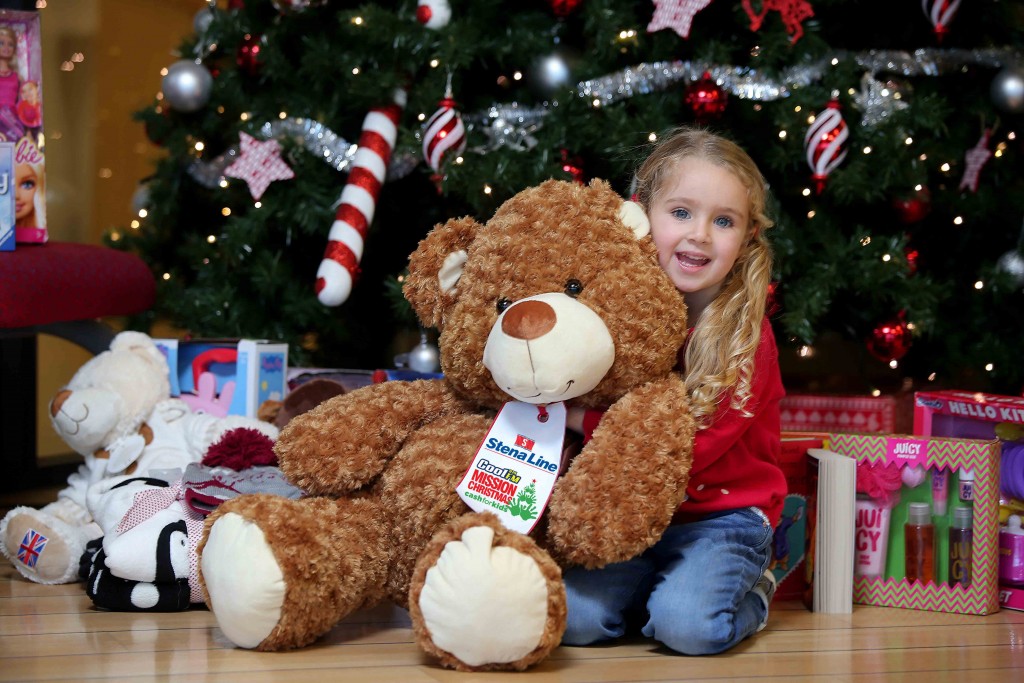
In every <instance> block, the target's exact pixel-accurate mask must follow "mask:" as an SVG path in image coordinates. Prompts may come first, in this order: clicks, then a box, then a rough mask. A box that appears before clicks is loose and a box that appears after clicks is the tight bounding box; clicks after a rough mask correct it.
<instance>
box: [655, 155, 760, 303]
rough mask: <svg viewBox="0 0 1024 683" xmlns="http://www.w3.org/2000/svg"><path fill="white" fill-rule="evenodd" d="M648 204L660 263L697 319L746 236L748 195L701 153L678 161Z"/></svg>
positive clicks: (735, 177) (730, 172)
mask: <svg viewBox="0 0 1024 683" xmlns="http://www.w3.org/2000/svg"><path fill="white" fill-rule="evenodd" d="M666 180H667V182H666V183H665V187H664V188H662V189H661V191H659V192H658V194H657V196H656V197H654V198H653V201H652V203H651V208H650V219H651V234H652V237H653V238H654V245H655V246H656V247H657V248H658V262H659V263H660V264H661V267H662V269H663V270H664V271H665V272H666V273H668V276H669V277H670V278H671V279H672V282H673V284H675V286H676V288H677V289H678V290H679V291H680V292H682V293H683V299H685V300H686V304H687V306H688V307H689V308H690V313H691V315H692V317H693V319H694V320H695V319H696V318H698V317H699V316H700V313H701V312H703V310H704V309H705V308H706V307H707V305H708V304H709V303H711V301H712V300H713V299H714V298H715V296H716V295H717V294H718V292H719V290H720V289H721V287H722V282H723V281H724V280H725V278H726V276H728V275H729V273H730V272H731V271H732V267H733V265H734V264H735V263H736V259H737V257H738V256H739V254H740V249H741V248H742V247H743V244H744V243H745V241H746V237H747V232H748V229H749V227H750V198H749V196H748V193H747V188H746V186H745V185H744V184H743V183H742V182H741V181H740V179H739V178H738V177H737V176H736V175H735V174H734V173H733V172H732V171H730V170H728V169H726V168H725V167H722V166H719V165H717V164H714V163H712V162H710V161H708V160H707V159H702V158H700V157H687V158H685V159H682V160H681V161H679V162H678V164H676V167H675V168H674V169H673V172H672V174H671V176H670V177H669V178H667V179H666Z"/></svg>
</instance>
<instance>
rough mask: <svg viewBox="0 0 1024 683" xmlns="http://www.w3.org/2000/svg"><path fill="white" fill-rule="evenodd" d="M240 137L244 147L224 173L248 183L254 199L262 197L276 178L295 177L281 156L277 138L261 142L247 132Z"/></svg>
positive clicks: (286, 178)
mask: <svg viewBox="0 0 1024 683" xmlns="http://www.w3.org/2000/svg"><path fill="white" fill-rule="evenodd" d="M238 138H239V140H240V141H241V147H242V149H241V151H240V152H239V153H238V158H237V159H235V161H234V163H232V164H231V165H230V166H228V167H227V168H226V169H224V175H227V176H231V177H232V178H241V179H242V180H244V181H245V182H246V183H248V185H249V194H251V195H252V198H253V199H256V200H258V199H259V198H260V197H262V196H263V193H264V192H266V191H267V187H269V185H270V183H272V182H274V181H275V180H288V179H289V178H294V177H295V172H294V171H293V170H292V169H291V168H289V167H288V164H286V163H285V162H284V160H283V159H282V158H281V145H279V144H278V142H277V140H266V141H263V142H261V141H260V140H257V139H256V138H254V137H253V136H251V135H248V134H246V133H239V134H238Z"/></svg>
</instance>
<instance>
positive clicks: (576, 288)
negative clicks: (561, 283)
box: [565, 280, 583, 299]
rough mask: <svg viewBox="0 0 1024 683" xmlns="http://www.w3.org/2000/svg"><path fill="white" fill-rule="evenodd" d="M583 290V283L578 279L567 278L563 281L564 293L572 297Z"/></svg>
mask: <svg viewBox="0 0 1024 683" xmlns="http://www.w3.org/2000/svg"><path fill="white" fill-rule="evenodd" d="M582 291H583V283H582V282H580V281H579V280H569V281H567V282H566V283H565V293H566V294H568V295H569V296H571V297H572V298H573V299H575V298H576V297H578V296H579V295H580V293H581V292H582Z"/></svg>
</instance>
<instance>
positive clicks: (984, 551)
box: [827, 394, 999, 614]
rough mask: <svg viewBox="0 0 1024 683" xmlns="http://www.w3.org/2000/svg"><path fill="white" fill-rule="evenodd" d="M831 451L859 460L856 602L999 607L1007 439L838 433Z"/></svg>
mask: <svg viewBox="0 0 1024 683" xmlns="http://www.w3.org/2000/svg"><path fill="white" fill-rule="evenodd" d="M919 396H920V394H919ZM827 448H829V449H831V450H832V451H834V452H836V453H839V454H840V455H845V456H849V457H852V458H853V459H855V460H856V461H857V469H856V501H855V510H854V514H855V525H854V539H853V551H854V557H853V560H854V579H853V601H854V602H855V603H860V604H867V605H883V606H887V607H903V608H907V609H923V610H934V611H940V612H959V613H961V614H990V613H992V612H995V611H996V610H998V609H999V602H998V593H997V565H998V554H999V538H998V534H999V529H998V526H999V442H998V441H996V440H995V439H989V440H982V439H967V438H948V437H939V436H923V435H913V436H910V435H906V436H905V435H893V434H831V435H829V437H828V440H827Z"/></svg>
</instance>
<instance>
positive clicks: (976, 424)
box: [914, 391, 1024, 610]
mask: <svg viewBox="0 0 1024 683" xmlns="http://www.w3.org/2000/svg"><path fill="white" fill-rule="evenodd" d="M914 404H915V405H914V431H915V432H918V433H920V434H936V435H939V436H966V437H973V438H980V439H992V438H997V439H999V446H1000V466H999V523H1000V527H999V604H1000V606H1002V607H1004V608H1008V609H1015V610H1024V532H1022V531H1021V530H1019V529H1016V528H1014V525H1013V524H1012V522H1013V520H1012V517H1011V516H1012V515H1016V516H1017V517H1018V518H1021V517H1024V398H1021V397H1019V396H999V395H995V394H982V393H976V392H967V391H927V392H918V393H917V394H916V397H915V401H914Z"/></svg>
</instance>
